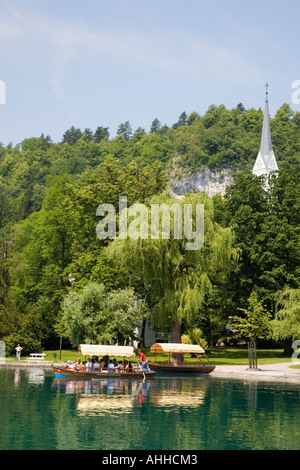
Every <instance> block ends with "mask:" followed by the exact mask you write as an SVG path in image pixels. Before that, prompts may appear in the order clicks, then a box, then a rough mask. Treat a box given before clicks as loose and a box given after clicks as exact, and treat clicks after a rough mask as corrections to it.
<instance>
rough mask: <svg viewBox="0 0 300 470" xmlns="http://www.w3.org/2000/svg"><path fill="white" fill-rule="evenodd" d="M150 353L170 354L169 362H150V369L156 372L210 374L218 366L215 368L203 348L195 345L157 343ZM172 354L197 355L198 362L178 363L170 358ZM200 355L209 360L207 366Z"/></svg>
mask: <svg viewBox="0 0 300 470" xmlns="http://www.w3.org/2000/svg"><path fill="white" fill-rule="evenodd" d="M150 351H151V352H152V353H154V354H156V353H157V354H162V353H166V354H168V361H166V362H160V363H159V362H156V357H155V360H154V362H153V361H149V367H150V368H151V369H152V370H155V371H156V372H172V373H176V374H177V373H178V374H181V373H194V374H209V373H210V372H212V371H213V370H214V369H215V368H216V366H213V365H212V364H211V363H210V362H209V360H208V358H207V356H206V354H205V351H204V349H203V348H202V347H201V346H198V345H195V344H181V343H155V344H153V345H152V346H151V348H150ZM170 354H183V357H184V354H195V355H196V356H197V362H190V363H187V362H185V361H184V362H178V361H177V360H174V357H173V359H171V358H170ZM199 354H204V355H205V357H206V360H207V364H205V363H204V362H203V361H202V359H201V358H200V357H199Z"/></svg>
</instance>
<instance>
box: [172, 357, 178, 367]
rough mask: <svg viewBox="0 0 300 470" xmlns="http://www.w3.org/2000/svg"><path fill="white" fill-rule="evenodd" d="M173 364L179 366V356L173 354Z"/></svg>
mask: <svg viewBox="0 0 300 470" xmlns="http://www.w3.org/2000/svg"><path fill="white" fill-rule="evenodd" d="M172 365H173V366H178V360H177V357H176V356H173V359H172Z"/></svg>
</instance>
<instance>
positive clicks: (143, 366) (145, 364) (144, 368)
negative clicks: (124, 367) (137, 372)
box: [138, 349, 150, 371]
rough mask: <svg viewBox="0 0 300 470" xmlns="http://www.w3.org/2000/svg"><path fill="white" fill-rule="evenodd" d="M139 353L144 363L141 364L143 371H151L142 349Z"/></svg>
mask: <svg viewBox="0 0 300 470" xmlns="http://www.w3.org/2000/svg"><path fill="white" fill-rule="evenodd" d="M138 353H139V355H140V359H141V361H142V364H141V366H142V369H143V370H144V371H148V370H150V367H149V365H148V361H147V358H146V356H145V354H144V353H143V352H142V351H141V350H140V349H139V350H138Z"/></svg>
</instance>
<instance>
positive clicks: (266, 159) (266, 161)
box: [252, 83, 278, 178]
mask: <svg viewBox="0 0 300 470" xmlns="http://www.w3.org/2000/svg"><path fill="white" fill-rule="evenodd" d="M268 87H269V85H268V83H267V84H266V102H265V110H264V122H263V128H262V135H261V143H260V149H259V152H258V155H257V158H256V162H255V165H254V167H253V170H252V173H253V174H254V175H257V176H262V175H265V176H266V177H267V178H268V176H269V174H270V173H271V172H272V171H278V165H277V162H276V158H275V155H274V152H273V147H272V140H271V129H270V114H269V101H268V94H269V92H268Z"/></svg>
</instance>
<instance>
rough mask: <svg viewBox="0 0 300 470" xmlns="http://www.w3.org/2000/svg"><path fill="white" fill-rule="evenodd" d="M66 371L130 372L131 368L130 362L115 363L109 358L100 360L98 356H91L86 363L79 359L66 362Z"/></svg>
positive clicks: (114, 360)
mask: <svg viewBox="0 0 300 470" xmlns="http://www.w3.org/2000/svg"><path fill="white" fill-rule="evenodd" d="M66 369H68V370H77V371H82V372H86V371H87V372H104V371H108V372H116V373H124V372H132V371H133V366H132V364H131V362H130V361H127V360H126V359H124V360H123V361H119V362H117V360H116V359H115V358H114V359H110V357H109V356H103V357H102V358H101V359H100V360H99V359H98V356H93V357H92V358H89V357H88V358H87V360H86V361H81V359H80V357H79V358H78V359H77V362H75V361H70V360H69V361H67V364H66Z"/></svg>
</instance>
